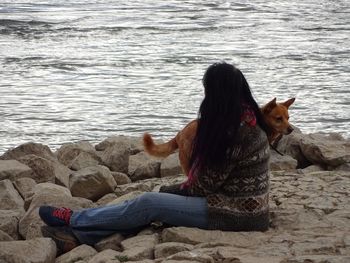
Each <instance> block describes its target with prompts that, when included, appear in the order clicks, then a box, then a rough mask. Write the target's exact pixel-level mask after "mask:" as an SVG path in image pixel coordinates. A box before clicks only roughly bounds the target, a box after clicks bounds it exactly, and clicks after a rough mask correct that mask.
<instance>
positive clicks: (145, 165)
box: [128, 152, 160, 181]
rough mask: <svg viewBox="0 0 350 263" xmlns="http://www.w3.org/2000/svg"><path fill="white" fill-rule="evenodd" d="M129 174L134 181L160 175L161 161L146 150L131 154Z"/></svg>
mask: <svg viewBox="0 0 350 263" xmlns="http://www.w3.org/2000/svg"><path fill="white" fill-rule="evenodd" d="M128 174H129V177H130V179H131V180H132V181H137V180H144V179H147V178H153V177H160V161H159V160H157V159H155V158H152V157H150V156H149V155H148V154H146V153H145V152H140V153H138V154H136V155H132V156H130V159H129V168H128Z"/></svg>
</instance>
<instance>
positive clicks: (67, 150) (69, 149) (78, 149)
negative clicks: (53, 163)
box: [56, 141, 98, 167]
mask: <svg viewBox="0 0 350 263" xmlns="http://www.w3.org/2000/svg"><path fill="white" fill-rule="evenodd" d="M82 152H87V153H90V154H92V155H96V158H98V156H97V153H96V151H95V148H94V147H93V146H92V145H91V144H90V143H89V142H87V141H80V142H77V143H65V144H63V145H62V146H61V147H60V148H59V149H58V150H57V152H56V154H57V158H58V160H59V161H60V163H62V164H63V165H65V166H67V167H70V166H71V165H72V162H73V161H74V159H75V158H76V157H78V155H79V154H80V153H82Z"/></svg>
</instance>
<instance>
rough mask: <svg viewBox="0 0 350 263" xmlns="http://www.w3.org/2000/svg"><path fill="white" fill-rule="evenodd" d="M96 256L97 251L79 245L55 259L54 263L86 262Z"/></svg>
mask: <svg viewBox="0 0 350 263" xmlns="http://www.w3.org/2000/svg"><path fill="white" fill-rule="evenodd" d="M96 254H97V251H96V250H95V249H94V248H93V247H90V246H88V245H80V246H78V247H76V248H74V249H72V250H71V251H69V252H67V253H65V254H63V255H61V256H59V257H58V258H56V261H55V263H71V262H77V261H79V260H83V261H85V262H86V261H88V260H89V259H91V258H92V257H93V256H95V255H96Z"/></svg>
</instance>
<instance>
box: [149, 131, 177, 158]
mask: <svg viewBox="0 0 350 263" xmlns="http://www.w3.org/2000/svg"><path fill="white" fill-rule="evenodd" d="M143 146H144V147H145V151H146V152H147V153H148V154H150V155H153V156H156V157H167V156H169V155H170V154H172V153H173V152H175V150H176V149H177V148H178V145H177V143H176V139H175V138H173V139H171V140H170V141H168V142H166V143H162V144H155V143H154V141H153V139H152V137H151V135H149V134H148V133H145V134H144V135H143Z"/></svg>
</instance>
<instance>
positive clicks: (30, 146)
mask: <svg viewBox="0 0 350 263" xmlns="http://www.w3.org/2000/svg"><path fill="white" fill-rule="evenodd" d="M29 154H34V155H37V156H40V157H42V158H45V159H49V160H52V161H55V160H57V158H56V156H55V155H54V154H53V153H52V151H51V150H50V148H49V147H48V146H46V145H43V144H41V143H34V142H28V143H25V144H22V145H20V146H18V147H16V148H13V149H10V150H8V151H6V152H5V153H4V154H3V155H2V156H1V157H0V159H2V160H18V159H19V158H20V157H23V156H25V155H29Z"/></svg>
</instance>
